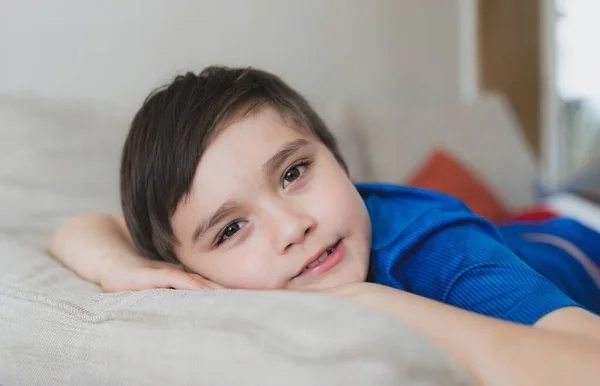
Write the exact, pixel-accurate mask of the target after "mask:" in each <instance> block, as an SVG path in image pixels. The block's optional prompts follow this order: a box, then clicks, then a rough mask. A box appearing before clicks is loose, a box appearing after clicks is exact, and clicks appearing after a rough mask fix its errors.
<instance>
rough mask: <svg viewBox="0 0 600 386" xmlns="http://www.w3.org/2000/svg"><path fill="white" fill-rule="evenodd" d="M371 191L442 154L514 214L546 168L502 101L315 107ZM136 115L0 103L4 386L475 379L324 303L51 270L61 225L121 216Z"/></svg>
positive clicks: (380, 320) (49, 103)
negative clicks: (98, 215) (105, 283)
mask: <svg viewBox="0 0 600 386" xmlns="http://www.w3.org/2000/svg"><path fill="white" fill-rule="evenodd" d="M312 103H313V105H314V106H315V108H316V109H317V111H319V113H320V114H321V115H322V116H323V118H324V119H325V121H326V122H327V123H328V125H329V126H330V128H331V129H332V131H333V132H334V133H335V135H336V136H337V137H338V140H339V142H340V146H341V150H342V153H343V154H344V156H345V157H346V159H347V161H348V164H349V166H350V168H351V170H352V171H353V172H354V174H355V175H356V176H357V178H358V179H359V180H362V181H386V182H395V183H402V182H403V181H405V180H406V178H408V177H409V176H410V175H411V174H412V173H414V172H415V170H416V169H418V167H419V165H420V163H421V162H422V161H423V160H424V159H425V157H426V156H427V153H428V152H429V151H430V150H431V149H433V148H436V147H440V146H442V147H444V148H446V149H448V150H450V151H452V152H453V153H454V154H457V155H459V156H460V158H461V159H462V160H463V161H464V162H466V163H468V164H469V165H473V166H474V167H475V168H476V170H477V171H478V173H480V174H481V176H482V177H483V178H485V180H486V181H488V182H489V184H490V185H491V186H492V187H493V189H494V190H495V191H496V192H497V193H498V194H499V196H500V197H501V198H502V199H503V200H504V202H506V203H507V204H508V205H509V206H511V207H515V208H517V207H520V206H525V205H528V204H530V203H531V202H533V201H534V200H535V194H534V187H533V183H532V182H533V179H534V175H535V165H534V162H533V158H532V157H531V155H530V154H529V152H528V149H527V148H526V146H525V144H524V141H523V140H522V138H521V136H520V134H519V130H518V126H517V125H516V124H515V120H514V118H513V116H512V115H511V112H510V110H509V109H508V108H507V107H506V105H505V103H504V101H503V100H502V99H501V98H499V97H497V96H494V95H487V96H483V97H482V98H480V99H478V100H476V101H472V102H469V103H458V102H456V103H454V104H448V105H431V106H423V105H419V106H402V107H398V106H382V105H378V106H366V105H357V104H353V103H343V102H339V103H337V102H336V103H333V102H330V101H327V102H324V101H312ZM132 115H133V111H128V110H127V109H121V108H119V107H118V106H113V105H110V104H108V103H105V102H102V101H95V100H58V99H47V98H43V97H39V96H34V95H3V96H0V162H1V163H2V165H3V166H2V168H0V331H2V333H1V334H0V385H6V386H9V385H10V386H12V385H165V384H173V385H188V384H189V385H198V384H201V385H261V386H265V385H344V386H348V385H365V384H372V385H398V384H402V385H445V386H454V385H469V384H470V381H469V379H468V377H467V375H466V374H465V373H464V371H463V370H462V369H461V368H460V366H458V364H457V363H456V362H455V361H453V360H452V359H451V358H450V357H448V356H447V355H446V354H445V353H444V352H443V351H442V350H440V349H439V348H438V347H436V346H435V345H434V344H433V343H432V342H429V341H428V340H427V339H425V338H424V337H423V336H421V335H420V334H419V333H417V332H416V331H414V330H412V329H410V328H409V327H407V326H405V325H403V324H402V323H399V322H398V321H396V320H392V319H390V318H389V317H387V316H385V315H382V314H379V313H377V312H375V311H372V310H367V309H364V308H362V307H360V306H358V305H355V304H352V303H349V302H346V301H343V300H340V299H334V298H330V297H327V296H324V295H317V294H307V293H292V292H273V291H232V290H217V291H179V290H169V289H160V290H149V291H140V292H120V293H112V294H107V293H103V292H102V290H101V289H100V288H99V287H98V286H96V285H94V284H92V283H88V282H85V281H84V280H82V279H81V278H79V277H78V276H76V275H75V274H74V273H72V272H71V271H69V270H67V269H66V268H65V267H63V266H62V265H60V264H59V263H58V262H56V261H55V260H53V259H52V258H51V257H50V256H49V255H48V254H47V253H46V250H45V248H46V246H47V245H48V240H49V237H50V235H51V234H52V232H53V230H54V229H56V227H57V226H59V225H60V224H61V223H62V222H63V221H64V220H65V219H66V218H68V217H69V216H72V215H74V214H76V213H80V212H118V211H119V210H120V208H119V199H118V162H119V155H120V150H121V145H122V143H123V140H124V138H125V135H126V132H127V126H128V124H129V121H130V119H131V117H132Z"/></svg>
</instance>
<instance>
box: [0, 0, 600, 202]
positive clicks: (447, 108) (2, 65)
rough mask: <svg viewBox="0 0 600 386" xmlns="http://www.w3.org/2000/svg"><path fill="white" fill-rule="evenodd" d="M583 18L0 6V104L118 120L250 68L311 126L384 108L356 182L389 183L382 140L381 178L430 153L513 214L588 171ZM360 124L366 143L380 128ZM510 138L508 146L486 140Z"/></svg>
mask: <svg viewBox="0 0 600 386" xmlns="http://www.w3.org/2000/svg"><path fill="white" fill-rule="evenodd" d="M599 15H600V3H599V2H598V1H597V0H556V1H553V0H369V1H367V0H303V1H292V0H172V1H167V0H105V1H93V0H0V55H1V56H0V96H2V95H4V96H7V95H8V96H11V97H12V96H15V95H29V96H35V97H36V98H46V99H48V100H72V101H80V100H87V101H89V100H93V101H97V102H98V103H103V104H106V105H111V106H114V107H117V108H119V109H122V111H124V112H125V113H124V115H125V116H127V117H128V119H130V118H131V117H132V115H133V113H134V112H135V109H136V108H137V107H138V106H139V105H140V104H141V102H142V101H143V99H144V97H145V96H146V95H147V94H148V92H149V91H150V90H151V89H152V88H154V87H156V86H158V85H161V84H163V83H165V82H167V81H169V80H170V79H171V78H172V77H173V76H174V75H175V74H177V73H181V72H184V71H187V70H194V71H199V70H201V69H202V68H203V67H205V66H207V65H212V64H225V65H232V66H253V67H257V68H261V69H265V70H268V71H272V72H274V73H275V74H277V75H279V76H281V77H282V78H283V79H284V80H285V81H287V82H288V83H290V84H291V85H292V86H293V87H295V88H297V89H298V90H299V91H300V92H301V93H302V94H304V95H306V96H307V97H308V98H309V99H310V100H311V101H313V102H314V103H315V105H316V106H317V110H319V111H321V112H323V111H325V115H329V117H326V118H331V115H332V114H331V113H329V114H328V113H327V111H329V112H331V111H332V108H331V106H332V105H340V106H341V105H344V106H355V107H356V106H359V107H362V108H363V110H364V107H365V106H377V107H382V106H387V110H386V112H385V114H388V115H389V116H391V115H390V114H392V112H395V113H394V114H396V116H395V118H394V119H391V118H390V119H388V120H387V121H386V122H387V128H386V131H383V132H379V134H377V135H380V137H381V138H380V139H379V142H377V141H375V142H373V143H372V144H371V145H370V146H371V150H370V153H369V154H368V157H369V160H368V161H364V160H362V161H357V164H360V165H359V166H365V165H366V164H368V163H370V165H368V167H370V168H372V169H373V168H374V169H375V171H373V170H371V171H370V172H365V173H364V175H365V176H367V178H370V177H373V176H375V177H373V179H386V180H390V179H392V178H390V175H391V173H390V172H389V170H388V172H386V173H380V174H379V175H375V174H377V173H376V171H379V170H381V169H382V168H385V167H386V166H385V165H389V164H390V162H389V160H383V159H379V160H378V159H377V156H378V154H377V153H379V149H383V148H384V147H385V146H386V143H385V142H386V139H387V138H390V141H392V142H394V144H395V145H394V146H395V147H394V148H393V149H392V150H389V151H390V152H394V151H395V153H396V155H398V157H399V158H398V160H397V162H396V166H394V167H397V168H401V169H402V168H403V167H404V166H403V165H408V166H406V167H405V168H404V169H403V170H402V173H401V175H398V176H396V177H395V178H394V179H393V181H392V182H398V181H400V182H402V181H406V179H407V178H408V177H407V176H409V174H410V173H411V172H414V170H415V167H416V164H417V162H416V161H417V160H418V161H419V162H422V161H423V160H424V159H425V158H426V157H427V155H428V154H430V153H431V149H433V148H435V147H436V146H438V147H439V145H444V146H445V148H446V149H450V150H451V151H452V153H453V154H454V155H455V156H458V157H459V158H462V160H463V161H466V162H467V163H468V164H469V165H470V166H471V167H473V168H475V169H479V170H482V171H483V174H484V177H486V179H487V182H488V183H489V184H490V185H491V186H492V188H493V189H495V190H497V191H498V192H499V193H498V194H499V196H500V198H501V199H506V200H508V202H509V203H511V202H512V204H514V205H513V206H515V205H516V206H523V205H525V204H529V203H531V201H532V199H533V198H532V195H529V196H528V199H524V198H515V197H516V196H518V195H519V194H520V193H519V192H518V191H519V190H524V189H529V186H535V187H536V189H538V193H539V192H540V191H542V192H549V191H554V190H556V189H560V188H561V187H562V186H567V185H569V184H571V185H572V182H569V181H571V180H572V177H571V176H572V175H574V174H576V172H577V173H578V171H579V170H581V169H582V168H583V167H584V166H586V165H588V164H589V163H590V162H592V161H590V160H596V161H594V162H595V163H596V164H598V162H597V160H598V157H596V156H595V154H594V153H598V152H599V151H598V150H596V148H597V147H598V146H597V142H598V141H597V137H598V133H599V132H600V103H599V100H600V98H599V96H600V77H599V76H598V75H597V73H596V69H597V68H600V54H598V53H597V51H596V50H595V49H594V48H595V47H594V39H596V36H598V35H596V34H595V31H596V30H600V25H599V23H597V22H596V19H597V17H598V16H599ZM486 95H495V96H496V97H497V98H499V99H500V100H501V102H498V101H496V102H495V103H496V104H500V105H502V107H501V109H502V110H503V113H502V114H500V115H498V116H495V115H494V113H490V111H495V110H494V109H493V108H491V107H489V106H488V105H489V104H488V105H486V104H485V103H483V102H481V101H482V100H485V96H486ZM11 106H12V105H11ZM323 106H328V107H323ZM485 106H488V107H485ZM490 108H491V110H490ZM52 109H54V108H52ZM52 109H51V110H52ZM486 109H487V110H486ZM350 110H353V108H350ZM359 110H360V108H356V109H354V110H353V111H359ZM385 114H383V113H382V114H375V113H373V114H371V115H372V116H375V117H378V118H381V117H382V116H384V115H385ZM398 114H400V115H398ZM30 115H31V114H30ZM105 115H106V114H104V113H103V114H100V115H99V116H105ZM359 115H361V117H362V118H364V117H365V116H368V115H369V114H366V113H361V114H359ZM11 116H13V117H14V115H11ZM385 116H387V115H385ZM359 118H360V117H359ZM82 119H83V118H82ZM328 120H329V121H330V122H331V119H328ZM334 120H335V119H334ZM358 120H360V119H358ZM358 120H357V119H354V121H353V122H354V123H353V124H356V121H358ZM84 121H85V120H84ZM363 121H365V119H363ZM87 122H90V119H87ZM347 122H348V121H347ZM11 125H14V121H13V123H11ZM98 125H99V126H102V125H101V124H100V123H98ZM338 125H344V124H343V123H339V122H338ZM348 125H349V124H346V126H348ZM332 126H336V124H333V125H332ZM363 126H364V127H363V129H362V131H363V136H367V137H368V136H375V135H376V131H377V128H378V127H379V126H382V123H381V122H378V121H377V119H375V118H372V119H370V120H367V121H366V123H364V122H363ZM488 126H489V127H488ZM6 127H7V124H4V130H6ZM365 127H366V128H365ZM486 127H487V129H486ZM465 128H467V129H465ZM0 129H1V128H0ZM513 129H514V130H513ZM123 130H126V125H123ZM469 130H470V131H469ZM486 130H487V131H486ZM511 130H513V131H516V136H515V133H511V134H510V135H512V136H513V137H514V138H517V139H514V138H513V139H510V140H508V139H506V138H502V137H501V134H498V133H499V132H500V131H507V132H508V131H511ZM382 133H383V134H382ZM399 133H401V136H400V134H399ZM63 135H64V133H63V134H54V135H53V136H52V137H49V138H54V139H53V140H51V141H54V142H52V143H57V140H56V138H62V137H63ZM502 135H504V134H502ZM507 135H508V134H507ZM394 136H396V137H397V138H396V139H394V140H391V138H393V137H394ZM496 136H500V137H498V138H496ZM10 138H13V139H14V138H15V137H14V135H13V137H10ZM346 138H347V142H348V141H349V142H356V143H358V144H359V147H361V146H362V144H361V142H359V141H354V140H353V139H352V140H350V139H349V138H351V137H349V136H346ZM513 140H515V141H518V142H519V144H518V145H515V144H514V143H513V142H511V141H513ZM453 141H454V142H453ZM486 141H487V142H486ZM5 142H6V139H5ZM388 142H389V141H388ZM459 143H460V144H459ZM508 143H511V144H512V145H510V146H508V145H507V144H508ZM485 144H487V145H485ZM500 144H504V145H502V146H500ZM365 146H366V145H365ZM13 147H14V146H13ZM346 147H348V146H346ZM350 151H352V150H350ZM357 151H358V150H357ZM117 153H118V152H115V154H117ZM525 153H527V154H525ZM402 154H404V155H405V158H402V157H401V155H402ZM389 156H390V155H388V157H389ZM115 157H117V156H115ZM115 159H116V158H115ZM384 161H386V162H384ZM412 161H415V162H412ZM6 162H9V161H6ZM511 162H512V163H511ZM379 165H383V166H379ZM409 166H410V167H409ZM366 167H367V166H365V168H366ZM387 167H389V166H387ZM525 171H526V172H527V173H528V174H525ZM15 173H16V172H15ZM519 173H521V175H519ZM413 174H414V173H413ZM14 175H16V174H14ZM14 175H13V177H14ZM588 175H589V174H588ZM11 178H12V177H11ZM598 179H600V178H596V180H595V182H596V183H597V182H598ZM517 180H518V181H519V182H518V184H516V183H514V181H517ZM580 180H581V179H580ZM583 180H585V181H589V178H587V177H586V178H584V179H583ZM523 181H526V185H527V188H524V187H523V186H525V183H523ZM508 185H510V187H507V186H508ZM517 185H518V186H517ZM597 186H600V184H597ZM503 189H504V191H503ZM528 194H529V193H528Z"/></svg>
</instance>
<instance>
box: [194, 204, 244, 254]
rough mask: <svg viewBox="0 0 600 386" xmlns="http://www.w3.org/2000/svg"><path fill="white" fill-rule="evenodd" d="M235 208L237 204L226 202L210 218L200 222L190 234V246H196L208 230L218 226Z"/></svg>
mask: <svg viewBox="0 0 600 386" xmlns="http://www.w3.org/2000/svg"><path fill="white" fill-rule="evenodd" d="M236 208H237V203H236V202H235V201H233V200H227V201H225V202H224V203H223V205H221V206H220V207H219V209H217V210H216V211H215V212H214V213H213V214H212V215H211V216H209V217H207V218H206V219H204V220H202V221H200V222H199V223H198V226H196V229H195V230H194V233H193V234H192V245H194V244H196V242H197V241H198V240H199V239H201V238H202V237H203V236H204V234H205V233H206V232H208V230H209V229H210V228H212V227H213V226H215V225H216V224H218V223H219V221H221V220H222V219H223V218H224V217H226V216H227V215H229V213H231V212H233V211H234V210H235V209H236Z"/></svg>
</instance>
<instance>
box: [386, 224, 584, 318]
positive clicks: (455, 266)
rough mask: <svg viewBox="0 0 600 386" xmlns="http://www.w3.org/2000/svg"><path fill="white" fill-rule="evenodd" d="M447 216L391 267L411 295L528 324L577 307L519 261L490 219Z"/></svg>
mask: <svg viewBox="0 0 600 386" xmlns="http://www.w3.org/2000/svg"><path fill="white" fill-rule="evenodd" d="M442 217H443V218H446V220H445V221H444V222H443V223H440V224H438V225H437V226H433V227H432V226H431V222H430V223H429V226H426V227H425V228H428V229H429V232H425V234H422V236H421V238H420V239H418V240H417V239H415V240H413V242H412V243H411V242H409V244H410V245H412V248H411V249H410V250H406V251H405V253H403V257H402V258H401V259H399V260H398V261H397V264H394V265H392V266H390V269H391V270H392V271H396V272H395V274H393V275H392V276H394V277H395V278H396V279H398V280H400V281H402V285H401V286H402V287H404V288H406V289H407V290H408V291H410V292H413V293H416V294H419V295H422V296H425V297H428V298H431V299H434V300H439V301H441V302H444V303H447V304H450V305H453V306H456V307H460V308H462V309H465V310H469V311H473V312H476V313H479V314H484V315H488V316H492V317H495V318H499V319H504V320H508V321H512V322H517V323H523V324H528V325H531V324H534V323H535V322H536V321H537V320H539V319H540V318H541V317H542V316H544V315H546V314H548V313H550V312H552V311H554V310H557V309H559V308H562V307H567V306H578V304H577V303H576V302H574V301H573V300H571V299H570V298H569V297H568V296H566V295H565V294H564V293H562V292H561V291H560V290H559V289H558V288H557V287H556V286H555V285H554V284H552V283H551V282H550V281H549V280H547V279H546V278H545V277H543V276H542V275H540V274H538V273H537V272H536V271H534V270H533V269H532V268H530V267H529V266H528V265H526V264H525V263H524V262H523V261H522V260H521V259H519V258H518V257H517V256H516V255H515V254H514V253H513V252H512V251H511V250H510V249H509V248H508V247H507V246H506V245H505V244H504V241H503V239H502V237H501V235H500V234H499V233H498V232H497V230H496V228H495V227H493V226H492V225H491V224H489V223H487V222H486V221H485V220H483V219H480V218H478V217H477V216H474V215H472V214H469V215H462V216H458V217H456V218H455V219H454V220H452V216H449V217H444V216H440V218H442ZM436 218H438V216H433V217H432V220H431V221H433V222H435V221H436V220H435V219H436ZM418 234H419V232H418V231H417V232H413V235H416V236H413V237H419V236H418ZM390 273H392V272H390Z"/></svg>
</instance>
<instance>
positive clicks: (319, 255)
mask: <svg viewBox="0 0 600 386" xmlns="http://www.w3.org/2000/svg"><path fill="white" fill-rule="evenodd" d="M172 226H173V231H174V233H175V236H176V237H177V240H178V241H179V244H178V245H177V246H176V247H175V253H176V254H177V256H178V257H179V259H180V260H181V262H182V263H183V264H184V265H186V266H187V267H188V268H189V269H191V270H193V271H195V272H197V273H199V274H201V275H203V276H205V277H207V278H208V279H210V280H212V281H214V282H216V283H218V284H220V285H222V286H224V287H228V288H243V289H291V290H313V289H326V288H331V287H335V286H337V285H341V284H346V283H351V282H359V281H364V280H365V278H366V275H367V269H368V263H369V253H370V244H371V224H370V221H369V216H368V213H367V210H366V207H365V205H364V202H363V201H362V199H361V197H360V195H359V194H358V192H357V190H356V188H355V187H354V185H353V184H352V181H351V180H350V179H349V178H348V176H347V174H346V173H345V172H344V170H343V169H342V167H341V166H340V165H339V164H338V162H337V161H336V159H335V157H334V156H333V154H332V153H331V152H330V151H329V150H328V149H327V148H326V147H325V146H324V145H323V144H322V143H321V142H320V141H318V140H317V139H316V138H314V137H313V136H312V135H311V134H309V133H303V132H301V131H300V130H297V129H293V128H290V127H289V126H286V124H285V122H284V121H283V119H282V118H281V117H280V115H279V114H278V113H277V112H276V111H275V110H273V109H271V108H268V107H265V108H262V109H261V110H259V111H257V112H255V113H253V114H249V115H248V116H246V117H244V118H242V119H240V120H238V121H236V122H235V123H233V124H231V125H230V126H228V127H227V128H225V129H223V130H222V132H221V133H219V134H218V135H217V136H216V138H215V139H214V140H213V141H212V142H211V144H210V145H209V147H208V149H207V150H206V152H205V153H204V154H203V156H202V160H201V162H200V163H199V165H198V168H197V170H196V174H195V176H194V180H193V184H192V189H191V191H190V194H189V196H187V197H186V198H185V199H184V200H182V202H181V203H180V204H179V206H178V208H177V210H176V212H175V214H174V216H173V218H172ZM307 266H308V268H307Z"/></svg>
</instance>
